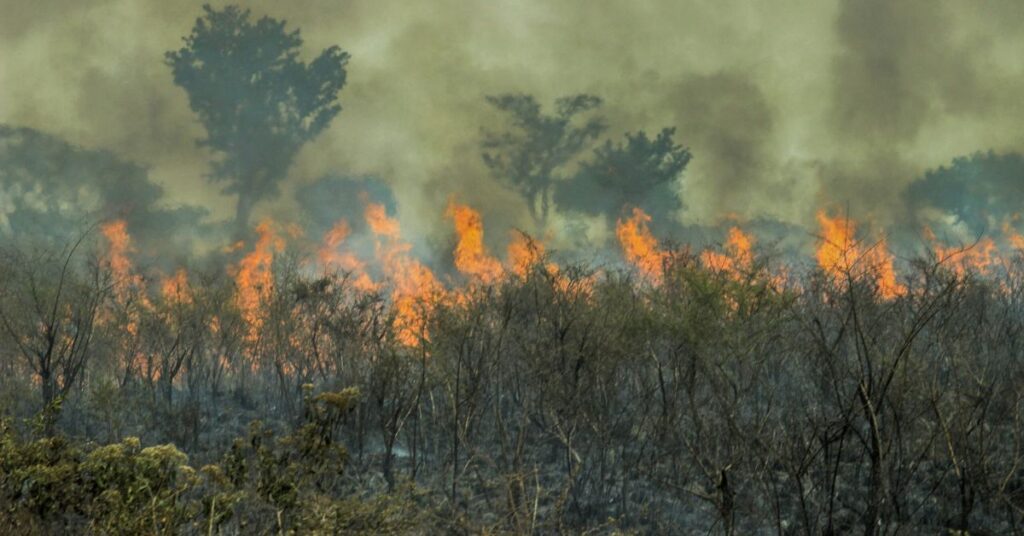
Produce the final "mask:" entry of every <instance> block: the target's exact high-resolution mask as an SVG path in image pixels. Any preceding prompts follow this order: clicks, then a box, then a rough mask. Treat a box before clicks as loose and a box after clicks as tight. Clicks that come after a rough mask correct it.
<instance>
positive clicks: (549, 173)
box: [481, 94, 605, 226]
mask: <svg viewBox="0 0 1024 536" xmlns="http://www.w3.org/2000/svg"><path fill="white" fill-rule="evenodd" d="M487 102H489V103H490V104H491V105H492V106H494V107H495V108H497V109H498V110H501V111H502V112H505V113H506V114H508V115H509V116H510V119H511V125H510V126H511V128H510V129H509V130H506V131H504V132H501V133H496V132H489V131H485V132H484V137H483V141H482V143H481V148H482V149H483V159H484V163H486V164H487V167H488V168H490V170H491V173H493V174H494V176H495V177H496V178H497V179H498V180H500V181H502V182H504V183H505V184H506V185H508V186H510V187H511V188H513V189H514V190H515V191H516V192H518V193H519V194H520V195H522V196H523V198H524V199H525V200H526V202H527V204H528V206H529V208H530V215H531V216H532V217H533V219H534V221H535V222H537V223H539V224H541V225H542V226H543V225H544V224H545V223H546V222H547V218H548V212H549V210H550V203H551V201H550V197H551V186H552V183H553V182H554V181H556V180H557V179H558V177H557V173H558V172H559V171H561V170H562V168H563V166H565V164H567V163H569V162H571V161H572V159H573V158H574V157H575V156H576V155H578V154H579V152H580V151H582V150H583V149H585V148H586V147H587V145H588V144H589V143H590V142H591V141H593V140H594V139H595V138H597V136H599V135H600V134H601V132H604V129H605V124H604V121H603V120H602V119H601V118H600V117H591V118H590V119H588V120H587V121H585V122H584V123H583V124H582V125H577V124H576V123H575V122H574V121H573V119H574V118H576V116H578V115H581V114H584V113H586V112H589V111H591V110H593V109H595V108H597V107H598V106H600V105H601V99H600V98H598V97H595V96H593V95H573V96H568V97H562V98H560V99H557V100H556V101H555V114H554V115H545V114H544V113H543V112H542V110H541V107H540V104H538V103H537V100H536V99H534V98H533V96H531V95H517V94H509V95H499V96H488V97H487Z"/></svg>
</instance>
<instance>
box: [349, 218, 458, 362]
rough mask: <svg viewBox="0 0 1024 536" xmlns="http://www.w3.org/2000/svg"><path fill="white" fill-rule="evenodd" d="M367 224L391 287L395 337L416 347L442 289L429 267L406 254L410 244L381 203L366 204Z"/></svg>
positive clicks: (424, 336)
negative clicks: (373, 236)
mask: <svg viewBox="0 0 1024 536" xmlns="http://www.w3.org/2000/svg"><path fill="white" fill-rule="evenodd" d="M366 223H367V225H369V227H370V231H372V232H373V234H374V235H375V236H376V239H377V240H376V244H375V251H376V256H377V262H378V263H379V264H380V265H381V267H382V269H383V270H384V271H385V272H386V273H387V275H388V276H389V278H390V279H391V284H392V286H393V288H392V292H391V299H392V302H393V305H394V307H395V325H394V328H395V336H396V338H397V339H398V341H399V342H401V343H402V344H404V345H406V346H418V345H419V344H420V341H421V340H423V339H426V338H427V332H426V323H427V317H428V316H429V314H430V312H431V311H432V310H433V307H434V303H435V301H436V300H437V299H438V296H441V295H442V294H443V290H444V288H443V287H442V286H441V284H440V283H439V282H438V281H437V278H435V277H434V273H433V272H431V271H430V269H429V268H427V267H426V266H424V265H423V264H422V263H420V262H419V261H418V260H416V259H415V258H414V257H412V256H411V255H410V254H409V252H410V251H411V249H412V246H411V245H410V244H409V243H407V242H404V241H402V239H401V227H400V225H399V222H398V220H397V219H394V218H391V217H389V216H388V215H387V211H386V210H385V209H384V206H383V205H380V204H377V203H369V204H367V205H366Z"/></svg>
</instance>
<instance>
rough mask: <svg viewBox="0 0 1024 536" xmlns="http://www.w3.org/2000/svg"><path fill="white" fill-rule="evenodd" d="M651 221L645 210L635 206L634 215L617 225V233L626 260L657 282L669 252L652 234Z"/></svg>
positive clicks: (661, 274)
mask: <svg viewBox="0 0 1024 536" xmlns="http://www.w3.org/2000/svg"><path fill="white" fill-rule="evenodd" d="M650 221H651V217H650V216H648V215H647V214H646V213H645V212H644V211H643V210H640V209H639V208H636V207H634V208H633V215H632V216H631V217H629V218H627V219H626V220H622V219H620V220H619V221H618V223H617V225H616V226H615V234H616V236H618V237H619V244H620V245H621V246H622V252H623V254H624V255H625V256H626V260H627V261H629V262H630V264H632V265H633V266H636V267H637V268H638V269H639V270H640V272H641V273H642V274H644V275H645V276H646V277H648V278H650V279H651V280H652V281H654V282H655V283H659V282H660V281H661V278H662V276H663V275H664V270H665V261H666V259H667V258H668V254H667V253H666V252H664V251H661V249H660V248H659V247H658V240H657V239H656V238H654V236H653V235H652V234H651V231H650V229H648V227H647V223H648V222H650Z"/></svg>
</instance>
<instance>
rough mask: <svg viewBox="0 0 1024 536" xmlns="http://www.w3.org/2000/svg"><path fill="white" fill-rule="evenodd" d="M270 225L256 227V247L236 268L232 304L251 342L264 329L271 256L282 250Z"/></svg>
mask: <svg viewBox="0 0 1024 536" xmlns="http://www.w3.org/2000/svg"><path fill="white" fill-rule="evenodd" d="M273 225H274V224H273V222H271V221H270V220H264V221H262V222H260V224H259V225H257V226H256V234H257V235H258V237H257V239H256V244H255V246H254V247H253V250H252V251H250V252H249V253H248V254H247V255H246V256H244V257H242V260H241V261H239V263H238V266H237V267H236V268H235V285H236V286H237V293H236V295H235V303H236V305H237V306H238V309H239V311H241V313H242V319H243V320H244V321H245V323H246V325H247V326H248V328H249V329H248V333H247V335H246V340H247V341H248V342H250V343H254V342H255V341H257V340H258V339H259V335H260V330H261V329H262V328H263V313H262V309H263V305H264V304H265V303H266V302H267V300H268V299H269V298H270V295H271V293H272V292H273V290H274V273H273V264H274V254H275V253H279V252H281V251H282V250H284V240H283V239H281V238H280V237H279V236H277V234H276V233H275V232H274V227H273Z"/></svg>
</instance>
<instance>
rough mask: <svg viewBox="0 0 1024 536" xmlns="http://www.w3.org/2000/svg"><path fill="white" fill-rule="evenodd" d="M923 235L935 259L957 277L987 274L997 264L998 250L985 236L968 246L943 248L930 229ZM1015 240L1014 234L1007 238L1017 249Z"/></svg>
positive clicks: (992, 241) (1010, 229) (993, 242)
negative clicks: (929, 243) (970, 273)
mask: <svg viewBox="0 0 1024 536" xmlns="http://www.w3.org/2000/svg"><path fill="white" fill-rule="evenodd" d="M1007 230H1009V231H1012V228H1009V229H1007V228H1004V232H1005V231H1007ZM924 235H925V238H926V239H928V241H929V242H931V243H932V251H933V252H934V254H935V258H936V259H937V260H938V261H939V262H941V263H945V264H946V265H947V266H951V267H952V268H953V271H954V272H955V273H956V274H957V275H960V276H963V275H964V274H966V273H967V272H977V273H980V274H988V273H989V272H990V271H991V270H992V268H993V267H994V266H995V265H997V264H998V263H999V248H998V247H997V246H996V243H995V241H994V240H992V239H991V238H989V237H987V236H986V237H982V238H981V239H979V240H978V241H977V242H976V243H974V244H971V245H969V246H944V245H943V244H942V243H941V242H940V241H939V240H938V238H936V237H935V233H934V232H932V230H931V229H929V228H927V227H925V229H924ZM1015 238H1017V236H1016V233H1015V232H1014V234H1008V236H1007V239H1008V240H1009V242H1010V244H1011V245H1012V246H1013V247H1018V246H1017V243H1016V242H1015Z"/></svg>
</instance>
